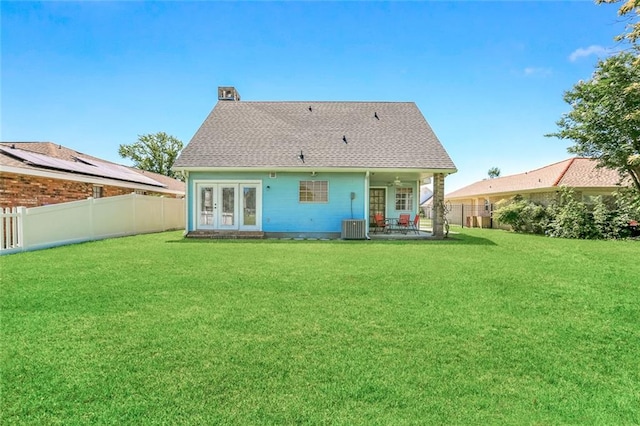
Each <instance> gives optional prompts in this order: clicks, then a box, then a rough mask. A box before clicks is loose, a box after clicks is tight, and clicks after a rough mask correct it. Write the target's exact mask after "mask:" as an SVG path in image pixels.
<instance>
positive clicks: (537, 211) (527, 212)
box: [493, 196, 549, 234]
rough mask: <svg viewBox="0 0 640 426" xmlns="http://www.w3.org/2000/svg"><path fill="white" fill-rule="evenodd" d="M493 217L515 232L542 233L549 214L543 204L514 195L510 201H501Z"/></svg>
mask: <svg viewBox="0 0 640 426" xmlns="http://www.w3.org/2000/svg"><path fill="white" fill-rule="evenodd" d="M493 214H494V218H495V219H496V220H497V221H498V222H501V223H505V224H507V225H510V226H511V227H512V228H513V230H514V231H516V232H527V233H533V234H544V232H545V230H546V228H547V225H548V223H549V215H548V213H547V211H546V209H545V207H544V206H542V205H540V204H536V203H533V202H531V201H528V200H524V199H522V197H520V196H515V197H514V198H513V199H512V200H511V201H504V200H503V201H501V202H499V203H498V209H497V210H495V211H494V213H493Z"/></svg>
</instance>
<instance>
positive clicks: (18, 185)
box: [0, 173, 177, 208]
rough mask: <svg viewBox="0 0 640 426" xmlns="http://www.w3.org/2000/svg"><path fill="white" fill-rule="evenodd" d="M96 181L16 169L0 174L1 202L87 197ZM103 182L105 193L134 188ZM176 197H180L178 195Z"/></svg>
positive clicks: (33, 203) (53, 201)
mask: <svg viewBox="0 0 640 426" xmlns="http://www.w3.org/2000/svg"><path fill="white" fill-rule="evenodd" d="M94 186H96V185H95V184H93V183H87V182H76V181H71V180H63V179H54V178H45V177H39V176H30V175H21V174H15V173H1V174H0V206H2V207H5V208H6V207H19V206H22V207H38V206H45V205H50V204H59V203H66V202H69V201H77V200H84V199H86V198H88V197H92V196H93V187H94ZM99 186H102V188H103V189H102V191H103V192H102V196H103V197H113V196H116V195H126V194H130V193H132V192H134V189H133V188H125V187H119V186H113V185H99ZM144 195H162V196H165V197H168V196H171V197H175V196H173V195H171V194H162V193H157V192H153V191H145V193H144ZM175 198H177V197H175Z"/></svg>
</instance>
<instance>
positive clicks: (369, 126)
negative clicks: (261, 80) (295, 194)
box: [174, 101, 455, 172]
mask: <svg viewBox="0 0 640 426" xmlns="http://www.w3.org/2000/svg"><path fill="white" fill-rule="evenodd" d="M301 154H302V157H303V159H301ZM303 160H304V162H303ZM174 167H175V168H178V169H179V168H208V167H213V168H219V167H231V168H234V167H235V168H244V167H263V168H269V167H273V168H281V167H284V168H292V167H317V168H322V167H326V168H329V167H336V168H340V167H350V168H359V167H365V168H420V169H447V170H448V171H450V172H453V171H455V165H454V164H453V162H452V161H451V159H450V158H449V155H448V154H447V152H446V151H445V149H444V148H443V147H442V145H441V143H440V141H439V140H438V138H437V137H436V135H435V134H434V132H433V130H432V129H431V127H430V126H429V124H428V123H427V121H426V120H425V119H424V117H423V116H422V114H421V113H420V111H419V110H418V108H417V106H416V105H415V104H414V103H412V102H246V101H238V102H234V101H220V102H218V103H217V104H216V106H215V107H214V108H213V110H212V111H211V113H210V114H209V116H208V117H207V118H206V120H205V121H204V123H203V124H202V126H201V127H200V129H198V131H197V132H196V134H195V135H194V137H193V138H192V139H191V141H190V142H189V144H188V145H187V146H186V147H185V148H184V149H183V151H182V153H181V154H180V157H179V158H178V159H177V160H176V162H175V164H174Z"/></svg>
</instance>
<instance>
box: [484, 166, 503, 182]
mask: <svg viewBox="0 0 640 426" xmlns="http://www.w3.org/2000/svg"><path fill="white" fill-rule="evenodd" d="M487 175H488V176H489V179H494V178H497V177H500V169H499V168H497V167H492V168H490V169H489V171H488V172H487Z"/></svg>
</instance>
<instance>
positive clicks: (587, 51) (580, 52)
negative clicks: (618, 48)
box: [569, 44, 607, 62]
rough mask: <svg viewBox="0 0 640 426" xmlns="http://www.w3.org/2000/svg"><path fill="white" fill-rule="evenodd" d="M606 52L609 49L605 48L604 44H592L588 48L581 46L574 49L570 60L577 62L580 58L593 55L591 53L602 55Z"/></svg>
mask: <svg viewBox="0 0 640 426" xmlns="http://www.w3.org/2000/svg"><path fill="white" fill-rule="evenodd" d="M606 54H607V49H605V48H604V47H602V46H598V45H597V44H592V45H591V46H589V47H587V48H583V47H581V48H579V49H576V50H574V51H573V52H572V53H571V55H569V60H570V61H571V62H575V61H577V60H578V59H580V58H584V57H586V56H591V55H596V56H602V55H606Z"/></svg>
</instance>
